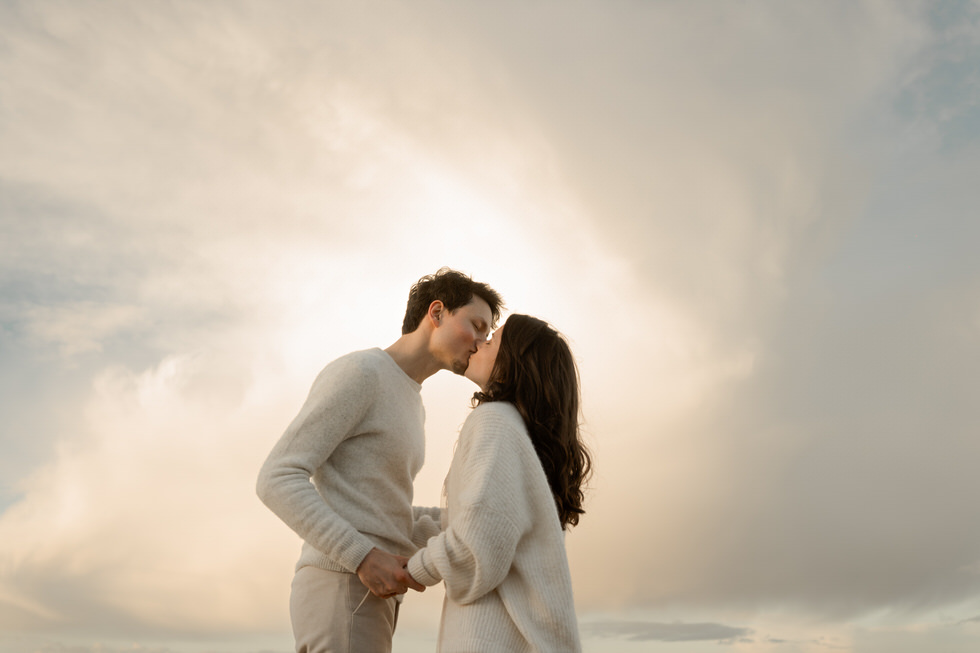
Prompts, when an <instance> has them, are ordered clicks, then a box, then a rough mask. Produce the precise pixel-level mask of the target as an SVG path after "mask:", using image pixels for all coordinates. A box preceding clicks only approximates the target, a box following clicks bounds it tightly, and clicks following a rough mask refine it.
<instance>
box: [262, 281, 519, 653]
mask: <svg viewBox="0 0 980 653" xmlns="http://www.w3.org/2000/svg"><path fill="white" fill-rule="evenodd" d="M501 305H502V301H501V299H500V296H499V295H498V294H497V292H496V291H494V290H493V289H492V288H490V287H489V286H488V285H486V284H482V283H477V282H475V281H473V280H472V279H471V278H470V277H468V276H467V275H465V274H462V273H460V272H457V271H455V270H450V269H448V268H443V269H441V270H439V271H438V272H437V273H436V274H434V275H429V276H426V277H423V278H422V279H420V280H419V282H418V283H416V284H415V285H414V286H412V289H411V291H410V292H409V297H408V305H407V307H406V310H405V319H404V322H403V323H402V335H401V337H400V338H399V339H398V340H397V341H395V342H394V343H393V344H392V345H391V346H390V347H388V348H387V349H385V350H381V349H377V348H376V349H368V350H364V351H357V352H353V353H350V354H347V355H345V356H341V357H340V358H338V359H337V360H335V361H333V362H331V363H330V364H328V365H327V366H326V367H325V368H324V369H323V371H322V372H320V374H319V376H317V378H316V380H315V381H314V383H313V387H312V389H311V390H310V395H309V397H308V398H307V400H306V402H305V403H304V404H303V407H302V408H301V409H300V412H299V414H298V415H297V416H296V418H295V419H294V420H293V421H292V423H291V424H290V425H289V426H288V427H287V429H286V431H285V433H284V434H283V435H282V437H281V439H280V440H279V442H278V443H277V444H276V446H275V447H274V448H273V450H272V452H271V453H270V454H269V457H268V459H267V460H266V461H265V464H264V465H263V466H262V470H261V471H260V472H259V478H258V484H257V492H258V495H259V497H260V498H261V499H262V501H263V502H264V503H265V504H266V505H267V506H268V507H269V508H270V509H271V510H272V511H273V512H274V513H276V515H278V516H279V518H280V519H282V520H283V521H284V522H285V523H286V524H287V525H288V526H289V527H290V528H292V529H293V530H294V531H296V533H298V534H299V536H300V537H302V538H303V549H302V553H301V554H300V559H299V561H298V562H297V564H296V574H295V576H294V577H293V584H292V592H291V595H290V601H289V603H290V618H291V620H292V625H293V634H294V636H295V638H296V650H297V652H298V653H376V652H387V651H390V650H391V638H392V634H393V633H394V629H395V623H396V621H397V617H398V600H399V599H400V596H398V595H400V594H404V593H405V592H406V591H407V590H408V588H411V589H414V590H418V591H422V590H424V589H425V588H424V587H423V586H422V585H420V584H418V583H416V582H415V581H414V580H412V578H411V576H409V575H408V573H407V572H406V570H405V569H404V565H405V563H406V561H407V558H408V556H411V555H412V554H413V553H414V552H415V551H416V550H417V549H418V548H420V547H422V546H424V545H425V543H426V541H427V540H428V539H429V537H431V536H433V535H436V534H437V533H438V532H439V529H440V526H439V523H440V518H439V508H413V506H412V490H413V488H412V484H413V481H414V479H415V475H416V474H417V473H418V471H419V469H420V468H421V467H422V461H423V459H424V456H425V437H424V428H423V426H424V421H425V411H424V408H423V406H422V399H421V394H420V391H421V388H422V386H421V384H422V382H423V381H424V380H425V379H427V378H428V377H430V376H432V375H433V374H435V373H436V372H438V371H439V370H443V369H448V370H452V371H453V372H455V373H456V374H462V373H463V372H465V371H466V367H467V365H468V364H469V358H470V355H471V354H473V353H475V352H476V351H477V347H478V346H479V345H480V344H481V343H483V342H485V341H486V339H487V335H488V334H489V332H490V330H491V329H492V328H493V327H494V325H495V324H496V321H497V319H498V318H499V317H500V308H501ZM311 481H312V483H311Z"/></svg>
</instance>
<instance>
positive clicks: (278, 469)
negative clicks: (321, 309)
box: [256, 359, 377, 572]
mask: <svg viewBox="0 0 980 653" xmlns="http://www.w3.org/2000/svg"><path fill="white" fill-rule="evenodd" d="M376 393H377V380H376V379H374V378H373V375H372V374H371V373H370V372H369V371H367V370H365V369H363V368H362V367H361V366H359V365H357V364H356V363H353V362H351V361H350V360H347V361H345V360H343V359H338V360H337V361H334V363H331V364H330V365H328V366H327V367H326V368H325V369H324V370H323V372H321V373H320V375H319V376H318V377H317V379H316V381H314V383H313V388H312V389H311V390H310V395H309V397H308V398H307V400H306V402H305V403H304V404H303V407H302V408H301V409H300V412H299V414H298V415H297V416H296V418H295V419H294V420H293V421H292V423H291V424H290V425H289V426H288V427H287V428H286V431H285V433H283V435H282V437H281V438H280V439H279V442H278V443H277V444H276V445H275V447H274V448H273V449H272V452H271V453H270V454H269V456H268V458H267V459H266V461H265V464H264V465H263V466H262V469H261V470H260V472H259V476H258V482H257V485H256V491H257V494H258V495H259V498H260V499H261V500H262V502H263V503H265V505H266V506H268V507H269V509H270V510H272V512H274V513H275V514H276V515H277V516H278V517H279V518H280V519H281V520H282V521H283V522H284V523H285V524H286V525H287V526H289V527H290V528H291V529H293V531H295V532H296V533H297V534H298V535H299V536H300V537H301V538H303V540H305V541H306V542H308V543H309V544H310V545H312V546H313V547H315V548H316V549H318V550H319V551H321V552H323V553H325V554H326V555H328V556H329V557H330V558H332V559H333V560H335V561H336V562H337V563H339V564H341V565H342V566H344V567H345V568H346V569H348V570H350V571H352V572H353V571H355V570H356V569H357V567H358V566H359V565H360V564H361V561H363V560H364V557H365V556H366V555H367V554H368V553H369V552H370V551H371V549H372V548H373V546H374V545H373V543H372V542H371V540H370V539H368V538H367V537H366V536H365V535H363V534H361V533H359V532H358V531H357V530H356V529H355V528H354V527H353V526H351V524H350V523H349V522H348V521H347V520H345V519H344V518H343V517H341V516H340V515H338V514H337V513H336V512H335V511H334V510H333V509H331V508H330V506H329V505H327V503H326V502H325V501H324V499H323V497H321V496H320V494H319V492H317V489H316V487H314V485H313V483H312V482H311V477H312V476H313V474H314V472H316V470H317V469H319V467H320V466H321V465H323V464H324V462H326V460H327V459H328V458H329V457H330V455H331V454H332V453H333V451H334V450H335V449H336V448H337V446H338V445H339V444H340V443H341V442H343V441H344V440H345V439H347V438H349V437H351V436H352V435H354V434H355V432H356V427H357V425H358V424H359V423H360V422H361V420H362V419H363V418H364V416H365V414H366V413H367V411H368V408H369V407H370V405H371V403H372V402H373V401H375V395H376Z"/></svg>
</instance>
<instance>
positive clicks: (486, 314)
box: [459, 295, 493, 326]
mask: <svg viewBox="0 0 980 653" xmlns="http://www.w3.org/2000/svg"><path fill="white" fill-rule="evenodd" d="M459 310H460V311H465V312H466V313H467V314H468V315H469V316H471V317H473V318H478V319H480V320H481V321H483V322H485V323H486V324H487V326H489V325H490V324H491V323H492V322H493V312H492V311H491V310H490V304H488V303H487V302H486V300H485V299H483V298H482V297H478V296H476V295H473V299H471V300H470V301H469V302H468V303H466V304H464V305H463V306H461V307H460V309H459Z"/></svg>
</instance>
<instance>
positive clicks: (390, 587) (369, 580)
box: [357, 547, 425, 599]
mask: <svg viewBox="0 0 980 653" xmlns="http://www.w3.org/2000/svg"><path fill="white" fill-rule="evenodd" d="M407 563H408V558H405V557H404V556H396V555H393V554H391V553H388V552H386V551H382V550H381V549H379V548H377V547H375V548H373V549H371V552H370V553H368V554H367V556H365V558H364V560H363V561H362V562H361V565H360V566H359V567H358V568H357V577H358V578H360V579H361V582H362V583H363V584H364V586H365V587H367V588H368V589H369V590H371V593H372V594H374V595H375V596H377V597H379V598H382V599H390V598H391V597H393V596H395V595H396V594H404V593H405V592H407V591H408V590H409V588H411V589H413V590H415V591H417V592H424V591H425V585H422V584H420V583H419V582H417V581H416V580H415V579H414V578H412V576H411V575H410V574H409V573H408V570H407V569H405V565H406V564H407Z"/></svg>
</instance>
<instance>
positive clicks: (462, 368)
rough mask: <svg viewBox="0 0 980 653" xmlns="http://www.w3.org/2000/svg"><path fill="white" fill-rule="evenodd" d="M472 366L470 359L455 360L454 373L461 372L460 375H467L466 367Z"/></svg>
mask: <svg viewBox="0 0 980 653" xmlns="http://www.w3.org/2000/svg"><path fill="white" fill-rule="evenodd" d="M469 366H470V362H469V361H453V366H452V368H451V369H452V371H453V374H459V375H460V376H466V368H467V367H469Z"/></svg>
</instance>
